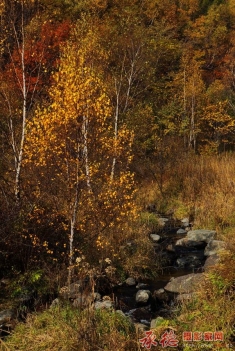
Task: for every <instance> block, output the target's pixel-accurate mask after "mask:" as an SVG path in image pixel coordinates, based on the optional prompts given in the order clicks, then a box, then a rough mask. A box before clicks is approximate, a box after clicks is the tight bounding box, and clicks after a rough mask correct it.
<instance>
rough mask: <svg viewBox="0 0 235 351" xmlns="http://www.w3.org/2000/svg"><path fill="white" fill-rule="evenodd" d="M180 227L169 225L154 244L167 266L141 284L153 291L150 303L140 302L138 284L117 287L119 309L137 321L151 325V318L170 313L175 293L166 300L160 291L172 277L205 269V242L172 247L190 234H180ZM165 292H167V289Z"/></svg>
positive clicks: (115, 294)
mask: <svg viewBox="0 0 235 351" xmlns="http://www.w3.org/2000/svg"><path fill="white" fill-rule="evenodd" d="M178 229H179V227H174V228H172V226H171V227H170V228H169V227H165V228H163V229H162V230H161V231H160V232H157V233H156V234H159V235H160V236H161V239H160V240H159V242H158V243H157V244H155V243H153V246H154V247H155V250H156V254H158V253H159V254H160V255H162V257H163V259H164V261H166V262H167V265H166V267H163V268H162V270H161V272H160V274H159V276H158V277H157V278H156V279H154V280H143V281H141V283H143V284H146V286H144V287H141V289H146V290H149V291H150V292H151V296H150V300H149V301H148V303H147V304H138V303H137V302H136V299H135V296H136V293H137V291H138V289H137V287H136V286H127V285H126V284H123V285H122V286H120V287H117V288H116V290H115V292H114V297H115V302H116V308H117V309H120V310H122V311H123V312H124V313H125V314H126V315H130V316H131V318H132V319H133V321H134V322H135V323H142V324H145V325H148V326H149V325H150V322H151V319H154V318H156V317H158V316H161V317H167V316H169V315H170V314H171V313H172V312H173V311H174V310H175V308H176V306H175V304H174V299H173V298H174V297H175V296H173V294H172V295H171V296H170V295H169V294H168V297H166V298H165V299H164V298H163V299H158V298H156V292H157V291H159V289H164V287H165V286H166V285H167V283H168V282H169V281H170V280H171V279H172V278H176V277H179V276H184V275H187V274H190V273H200V272H202V271H203V265H204V262H205V259H206V257H205V256H204V248H205V245H203V246H202V247H200V246H199V247H198V248H197V249H195V248H191V249H190V248H182V247H181V248H176V247H175V248H174V249H172V247H174V244H175V243H176V241H177V240H179V239H182V238H184V237H185V236H186V233H185V234H177V231H178ZM138 283H139V282H138ZM161 291H162V292H163V290H161ZM163 293H164V292H163Z"/></svg>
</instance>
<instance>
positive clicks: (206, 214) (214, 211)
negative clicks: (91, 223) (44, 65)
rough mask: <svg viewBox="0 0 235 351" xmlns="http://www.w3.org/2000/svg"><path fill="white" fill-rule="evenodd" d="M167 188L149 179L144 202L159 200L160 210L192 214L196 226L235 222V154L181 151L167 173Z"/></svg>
mask: <svg viewBox="0 0 235 351" xmlns="http://www.w3.org/2000/svg"><path fill="white" fill-rule="evenodd" d="M163 189H164V192H163V194H162V193H160V191H159V190H158V184H157V183H154V182H153V181H152V182H149V183H145V185H144V187H142V188H141V189H140V190H139V193H138V194H139V199H141V201H142V203H146V202H148V201H149V200H150V201H151V202H152V203H156V205H157V209H158V210H159V211H162V210H164V211H166V212H167V211H169V210H170V209H173V210H174V216H175V217H177V218H180V217H184V216H191V217H192V218H193V220H194V228H202V227H203V228H208V229H212V228H213V229H217V230H218V232H222V231H223V230H224V229H225V228H226V227H229V226H230V227H234V226H235V216H234V213H235V155H234V154H222V155H213V156H206V155H203V156H199V155H192V154H190V155H181V157H180V158H179V160H178V162H177V163H176V164H175V165H174V168H173V169H170V170H169V171H168V173H167V174H165V175H164V186H163Z"/></svg>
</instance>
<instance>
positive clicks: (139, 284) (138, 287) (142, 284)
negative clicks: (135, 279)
mask: <svg viewBox="0 0 235 351" xmlns="http://www.w3.org/2000/svg"><path fill="white" fill-rule="evenodd" d="M147 287H149V284H146V283H138V284H137V285H136V289H143V290H144V289H145V288H147Z"/></svg>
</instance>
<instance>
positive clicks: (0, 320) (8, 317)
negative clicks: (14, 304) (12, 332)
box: [0, 309, 16, 327]
mask: <svg viewBox="0 0 235 351" xmlns="http://www.w3.org/2000/svg"><path fill="white" fill-rule="evenodd" d="M15 317H16V315H15V312H14V310H11V309H8V310H3V311H1V312H0V327H1V326H3V325H4V324H6V323H9V322H11V321H12V320H13V319H14V318H15Z"/></svg>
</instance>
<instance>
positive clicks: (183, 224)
mask: <svg viewBox="0 0 235 351" xmlns="http://www.w3.org/2000/svg"><path fill="white" fill-rule="evenodd" d="M181 225H182V227H184V228H187V227H188V226H189V218H187V217H185V218H183V219H181Z"/></svg>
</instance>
